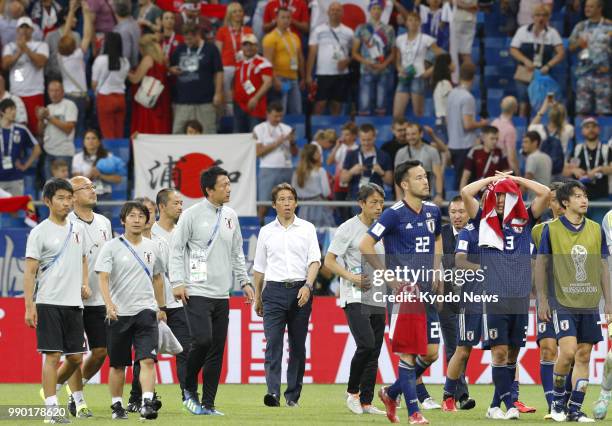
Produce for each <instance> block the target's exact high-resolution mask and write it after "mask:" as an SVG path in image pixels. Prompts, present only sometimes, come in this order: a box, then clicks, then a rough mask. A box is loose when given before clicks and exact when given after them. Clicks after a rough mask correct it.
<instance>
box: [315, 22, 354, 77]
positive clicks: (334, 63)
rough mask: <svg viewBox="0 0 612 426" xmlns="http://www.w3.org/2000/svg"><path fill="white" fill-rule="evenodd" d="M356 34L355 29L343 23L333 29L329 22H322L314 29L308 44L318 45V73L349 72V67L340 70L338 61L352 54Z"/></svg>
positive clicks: (336, 73)
mask: <svg viewBox="0 0 612 426" xmlns="http://www.w3.org/2000/svg"><path fill="white" fill-rule="evenodd" d="M354 35H355V34H354V32H353V30H351V29H350V28H349V27H347V26H346V25H343V24H340V25H339V26H337V27H336V28H333V29H332V28H331V27H330V26H329V25H328V24H322V25H319V26H318V27H316V28H315V29H314V31H313V32H312V34H311V35H310V39H309V41H308V45H309V46H318V49H317V70H316V74H317V75H343V74H348V72H349V70H348V67H347V68H346V69H345V70H344V71H338V61H340V60H342V59H346V58H349V57H350V56H351V49H352V47H353V37H354Z"/></svg>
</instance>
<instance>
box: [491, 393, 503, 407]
mask: <svg viewBox="0 0 612 426" xmlns="http://www.w3.org/2000/svg"><path fill="white" fill-rule="evenodd" d="M500 405H501V400H500V399H499V393H498V392H497V389H495V392H493V401H491V408H493V407H499V406H500Z"/></svg>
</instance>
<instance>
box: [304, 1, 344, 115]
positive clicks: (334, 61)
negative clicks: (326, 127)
mask: <svg viewBox="0 0 612 426" xmlns="http://www.w3.org/2000/svg"><path fill="white" fill-rule="evenodd" d="M327 16H328V18H329V24H321V25H319V26H318V27H316V28H315V29H314V31H313V32H312V34H311V35H310V40H309V42H308V45H309V48H308V65H307V69H306V85H307V86H308V87H309V88H310V87H311V86H312V84H313V82H312V72H313V70H314V66H315V62H316V65H317V69H316V76H317V94H316V103H315V105H314V114H315V115H321V114H322V113H323V112H324V111H325V107H326V106H327V103H328V102H329V112H330V113H331V115H340V113H341V111H342V103H343V102H344V100H345V99H346V96H347V92H348V87H349V78H347V77H348V74H349V63H350V62H351V57H350V53H351V47H352V44H353V30H351V29H350V28H349V27H347V26H346V25H344V24H342V5H341V4H340V3H338V2H336V1H334V2H332V3H331V4H330V5H329V8H328V9H327Z"/></svg>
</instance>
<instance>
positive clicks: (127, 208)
mask: <svg viewBox="0 0 612 426" xmlns="http://www.w3.org/2000/svg"><path fill="white" fill-rule="evenodd" d="M134 209H136V210H140V211H141V212H142V214H143V215H144V216H145V218H146V219H147V220H146V221H147V222H148V221H149V217H150V215H149V209H148V208H147V207H146V206H145V205H144V204H142V203H141V202H140V201H136V200H132V201H126V202H125V204H124V205H123V207H121V212H120V213H119V218H120V219H121V222H123V223H125V218H126V217H127V216H128V215H129V214H130V213H131V212H132V210H134Z"/></svg>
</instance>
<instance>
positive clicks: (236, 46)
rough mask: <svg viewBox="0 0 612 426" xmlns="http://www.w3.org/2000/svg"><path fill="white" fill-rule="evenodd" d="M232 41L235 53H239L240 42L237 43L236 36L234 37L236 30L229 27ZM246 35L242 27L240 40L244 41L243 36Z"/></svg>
mask: <svg viewBox="0 0 612 426" xmlns="http://www.w3.org/2000/svg"><path fill="white" fill-rule="evenodd" d="M229 33H230V39H231V40H232V47H233V48H234V53H236V52H238V42H237V41H236V36H235V35H234V30H233V29H232V27H229ZM243 35H244V30H243V28H242V26H241V27H240V40H241V41H242V36H243Z"/></svg>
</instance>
